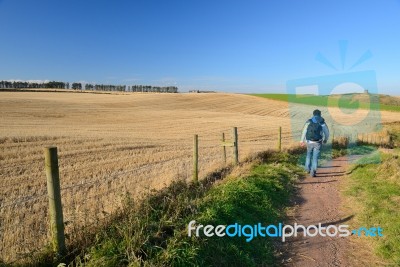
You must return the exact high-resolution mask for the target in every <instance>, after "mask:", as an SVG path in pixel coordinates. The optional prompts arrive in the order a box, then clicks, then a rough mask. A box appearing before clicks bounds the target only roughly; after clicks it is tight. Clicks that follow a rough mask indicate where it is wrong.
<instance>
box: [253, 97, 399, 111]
mask: <svg viewBox="0 0 400 267" xmlns="http://www.w3.org/2000/svg"><path fill="white" fill-rule="evenodd" d="M252 95H254V96H258V97H263V98H268V99H273V100H279V101H285V102H288V103H297V104H305V105H312V106H320V107H328V106H330V107H340V108H345V109H358V108H361V109H371V110H386V111H398V112H399V111H400V102H399V101H389V100H388V98H389V97H388V96H378V95H371V96H372V99H373V100H372V101H371V104H370V105H369V104H367V103H366V102H365V98H363V97H360V94H345V95H340V97H339V95H337V96H332V97H330V96H323V95H321V96H317V95H291V94H252ZM354 97H360V99H359V101H354V100H355V99H353V98H354ZM378 99H379V100H378Z"/></svg>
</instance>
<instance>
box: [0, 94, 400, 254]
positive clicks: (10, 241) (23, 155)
mask: <svg viewBox="0 0 400 267" xmlns="http://www.w3.org/2000/svg"><path fill="white" fill-rule="evenodd" d="M312 109H313V107H310V106H303V105H297V106H295V107H293V106H291V107H290V108H289V105H288V104H287V103H285V102H281V101H274V100H269V99H263V98H258V97H254V96H247V95H238V94H134V93H132V94H111V95H105V94H74V93H62V92H58V93H54V92H52V93H50V92H49V93H47V92H40V93H39V92H1V93H0V114H1V115H0V183H1V187H0V259H2V260H4V261H14V260H16V259H18V258H24V257H26V256H27V255H30V254H31V253H33V252H34V251H35V250H37V249H41V248H43V247H44V245H45V244H47V240H48V235H49V233H48V215H47V213H48V210H47V207H48V199H47V194H46V177H45V173H44V156H43V148H44V147H46V146H49V145H55V146H57V147H58V150H59V166H60V177H61V188H62V190H61V195H62V202H63V209H64V220H65V222H66V233H67V234H68V236H67V243H68V242H70V241H71V240H74V238H75V237H76V235H77V233H78V232H79V229H81V228H82V227H83V226H88V225H91V224H97V223H98V221H99V220H101V219H103V218H104V217H107V216H108V215H110V214H111V212H112V211H114V210H115V209H116V208H117V207H119V206H120V204H121V201H122V200H123V198H124V194H125V193H126V192H129V193H132V194H133V195H134V196H138V195H140V194H143V193H146V192H147V191H149V190H150V189H152V188H155V189H159V188H161V187H163V186H165V185H166V184H168V183H170V182H171V181H173V180H174V179H187V180H189V179H191V173H192V153H193V152H192V151H193V135H194V134H198V135H199V175H200V177H204V175H206V174H207V173H208V172H210V171H212V170H215V169H216V168H218V167H222V166H224V164H225V163H224V162H223V156H222V147H221V146H220V141H221V134H222V133H223V132H224V133H225V136H226V139H228V140H229V139H231V138H232V127H234V126H236V127H238V133H239V159H240V160H243V159H245V158H246V157H247V156H248V155H250V154H251V153H254V152H258V151H263V150H266V149H269V148H276V143H277V136H278V127H279V126H282V129H283V131H282V135H283V146H290V145H291V143H292V142H294V140H293V138H292V136H291V132H292V131H293V132H294V133H295V137H296V138H298V134H299V133H298V128H301V126H302V125H303V124H304V122H305V120H306V119H307V118H309V117H310V113H311V112H312ZM322 111H323V113H324V112H327V110H324V109H322ZM329 111H330V112H331V113H332V112H333V113H334V112H336V111H335V109H334V108H333V109H332V108H330V110H329ZM338 112H339V111H338ZM397 117H398V113H392V112H382V113H381V120H382V121H383V122H389V121H396V120H398V118H397ZM353 119H354V120H355V121H357V118H356V117H354V118H353ZM329 123H330V122H328V125H329ZM349 123H350V124H351V121H350V122H349ZM227 155H228V158H227V162H228V164H229V163H230V162H232V161H233V157H232V156H231V155H232V151H231V149H230V148H227Z"/></svg>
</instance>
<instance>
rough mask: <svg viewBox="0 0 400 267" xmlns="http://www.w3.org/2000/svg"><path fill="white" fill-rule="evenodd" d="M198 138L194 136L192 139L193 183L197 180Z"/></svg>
mask: <svg viewBox="0 0 400 267" xmlns="http://www.w3.org/2000/svg"><path fill="white" fill-rule="evenodd" d="M198 164H199V136H198V135H197V134H195V135H194V138H193V181H194V182H197V181H198V180H199V167H198Z"/></svg>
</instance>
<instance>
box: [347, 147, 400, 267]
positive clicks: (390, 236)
mask: <svg viewBox="0 0 400 267" xmlns="http://www.w3.org/2000/svg"><path fill="white" fill-rule="evenodd" d="M377 158H378V159H380V160H382V161H381V163H380V164H374V163H373V162H374V161H375V160H376V159H377ZM371 162H372V163H371ZM399 168H400V160H399V151H397V152H396V153H394V154H382V155H377V153H373V154H372V155H370V156H368V157H367V158H363V159H361V160H360V161H359V162H358V164H356V165H355V167H354V168H353V170H352V173H351V175H350V185H349V187H348V188H347V190H346V192H345V195H346V196H347V197H350V198H351V199H352V200H354V201H356V202H357V204H358V205H359V206H361V207H362V208H361V210H357V211H356V212H357V213H358V214H357V223H358V224H360V225H357V227H359V226H366V227H373V226H375V227H378V226H380V227H381V228H382V229H383V234H384V237H380V238H375V239H371V240H370V242H373V243H374V244H375V248H376V250H375V252H376V254H377V255H378V256H380V257H382V258H383V259H385V260H389V261H390V262H391V263H392V264H394V265H396V266H399V265H400V173H399V172H398V170H399Z"/></svg>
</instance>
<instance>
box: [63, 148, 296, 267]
mask: <svg viewBox="0 0 400 267" xmlns="http://www.w3.org/2000/svg"><path fill="white" fill-rule="evenodd" d="M296 162H297V159H296V157H295V156H293V155H290V154H288V153H265V154H263V155H262V156H260V157H259V158H258V159H257V160H256V161H255V162H252V163H247V164H245V165H246V166H247V168H246V167H243V166H242V170H243V168H244V169H245V171H244V174H243V171H240V170H239V171H237V170H236V171H235V170H234V173H241V175H234V174H232V175H229V176H228V177H226V178H225V179H223V180H219V179H218V177H219V178H221V177H220V176H218V175H217V176H215V175H214V176H213V175H211V176H210V177H208V178H207V179H205V180H204V181H202V182H200V183H190V184H187V183H185V182H183V181H178V182H174V183H173V184H171V185H170V186H169V187H167V188H165V189H163V190H161V191H158V192H153V193H152V194H151V195H149V196H148V197H147V198H146V199H144V201H141V202H140V203H135V202H134V201H133V200H132V199H129V198H128V199H127V202H126V205H125V208H124V212H123V213H122V214H120V216H118V218H116V219H115V220H114V221H113V222H112V223H110V224H109V225H108V226H107V227H105V228H104V229H103V231H101V232H99V233H98V234H97V235H96V237H95V242H94V244H93V245H92V246H90V247H88V248H86V249H85V250H84V251H83V252H82V253H81V254H80V255H79V256H78V257H76V258H75V259H74V260H73V262H71V263H70V265H71V266H83V265H85V266H260V265H267V266H273V265H276V261H275V257H274V251H275V250H274V246H273V240H271V239H268V238H260V237H258V238H254V239H253V240H251V241H250V242H246V237H243V236H242V237H232V238H229V237H227V236H225V237H205V236H204V235H202V236H200V237H194V236H192V237H189V236H188V233H187V225H188V223H189V222H190V221H192V220H196V224H203V225H206V224H211V225H214V226H216V225H219V224H222V225H228V224H234V223H239V224H242V225H243V224H250V225H254V224H256V223H262V224H263V225H267V224H276V223H278V222H280V220H282V219H283V218H284V214H285V207H286V205H287V204H288V201H289V197H290V195H291V194H292V191H293V190H294V183H295V181H296V180H297V179H298V177H299V176H300V175H302V174H303V171H302V169H301V168H299V167H297V166H296V164H295V163H296Z"/></svg>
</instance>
